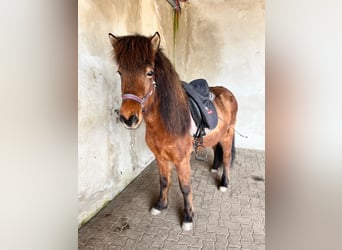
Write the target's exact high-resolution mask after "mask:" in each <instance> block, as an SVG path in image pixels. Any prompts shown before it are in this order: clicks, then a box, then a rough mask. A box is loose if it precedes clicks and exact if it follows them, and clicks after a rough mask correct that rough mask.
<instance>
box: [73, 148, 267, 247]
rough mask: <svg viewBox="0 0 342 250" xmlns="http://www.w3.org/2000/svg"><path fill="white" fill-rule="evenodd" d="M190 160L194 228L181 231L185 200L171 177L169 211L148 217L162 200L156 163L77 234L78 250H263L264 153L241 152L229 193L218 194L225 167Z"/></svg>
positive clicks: (210, 156) (175, 181) (239, 151)
mask: <svg viewBox="0 0 342 250" xmlns="http://www.w3.org/2000/svg"><path fill="white" fill-rule="evenodd" d="M212 161H213V154H211V153H209V160H208V162H201V161H197V160H195V159H194V157H192V160H191V165H192V167H191V169H192V178H191V180H192V191H193V205H194V210H195V216H194V228H193V229H192V230H191V231H187V232H185V231H182V228H181V220H182V214H183V198H182V195H181V192H180V189H179V185H178V180H177V174H176V172H175V170H173V172H172V187H171V188H170V192H169V207H168V208H167V209H166V210H163V211H162V213H161V214H160V215H157V216H153V215H151V214H150V208H151V206H152V205H153V204H154V202H155V201H156V200H157V198H158V196H159V175H158V167H157V166H156V163H155V162H153V163H152V164H151V165H150V166H148V167H147V168H146V170H144V172H143V173H142V174H140V176H139V177H137V178H136V179H135V180H134V181H133V182H132V183H131V184H130V185H129V186H128V187H127V188H126V189H125V190H124V191H123V192H122V193H121V194H119V195H118V196H117V197H116V198H115V199H114V200H113V201H111V202H110V203H109V204H108V205H107V206H106V207H105V208H104V209H102V210H101V211H100V212H99V213H98V214H97V215H96V216H95V217H94V218H93V219H92V220H91V221H90V222H88V223H87V224H86V225H84V226H83V227H82V228H81V229H79V240H78V243H79V246H78V248H79V249H177V250H178V249H189V250H192V249H265V181H264V180H265V153H264V151H259V150H249V149H237V154H236V161H235V163H234V166H233V169H232V170H231V178H230V183H229V186H228V190H227V191H226V192H225V193H222V192H220V191H219V190H218V188H217V186H218V183H219V179H220V176H221V174H222V167H221V168H220V169H219V171H218V173H211V172H210V166H211V163H212Z"/></svg>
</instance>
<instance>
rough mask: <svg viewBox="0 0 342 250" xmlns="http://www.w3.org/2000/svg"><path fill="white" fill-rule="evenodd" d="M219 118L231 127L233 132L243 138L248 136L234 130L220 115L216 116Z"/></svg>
mask: <svg viewBox="0 0 342 250" xmlns="http://www.w3.org/2000/svg"><path fill="white" fill-rule="evenodd" d="M217 118H218V119H219V120H221V121H223V122H224V123H225V124H227V125H228V126H229V128H232V129H233V130H234V132H235V133H237V134H238V135H239V136H241V137H243V138H248V136H247V135H243V134H241V133H240V132H239V131H237V130H236V128H233V127H232V126H230V125H229V123H228V122H226V121H225V120H223V119H221V117H217Z"/></svg>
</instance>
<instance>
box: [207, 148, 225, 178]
mask: <svg viewBox="0 0 342 250" xmlns="http://www.w3.org/2000/svg"><path fill="white" fill-rule="evenodd" d="M222 163H223V149H222V146H221V144H220V143H217V145H216V146H215V147H214V163H213V166H212V167H211V169H210V171H211V172H212V173H216V172H217V170H218V168H219V167H220V166H221V164H222Z"/></svg>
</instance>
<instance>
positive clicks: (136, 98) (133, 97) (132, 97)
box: [121, 70, 157, 111]
mask: <svg viewBox="0 0 342 250" xmlns="http://www.w3.org/2000/svg"><path fill="white" fill-rule="evenodd" d="M151 72H153V74H152V75H151V76H152V77H153V82H152V85H151V87H152V89H151V87H150V89H151V90H150V91H148V92H147V94H146V95H145V96H144V97H143V98H141V97H139V96H137V95H134V94H129V93H128V94H123V95H122V96H121V98H122V101H124V100H132V101H136V102H137V103H139V104H140V105H141V108H142V109H143V111H144V104H145V102H146V101H147V99H148V98H149V97H150V96H151V95H152V94H153V92H154V91H155V89H156V86H157V84H156V82H155V80H154V71H153V70H152V71H151Z"/></svg>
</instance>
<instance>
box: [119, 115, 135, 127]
mask: <svg viewBox="0 0 342 250" xmlns="http://www.w3.org/2000/svg"><path fill="white" fill-rule="evenodd" d="M120 121H121V122H123V123H125V124H126V125H127V126H129V127H131V126H132V125H135V124H136V123H137V122H138V116H137V115H135V114H134V115H131V116H130V117H129V118H128V119H126V118H125V117H124V116H123V115H120Z"/></svg>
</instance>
